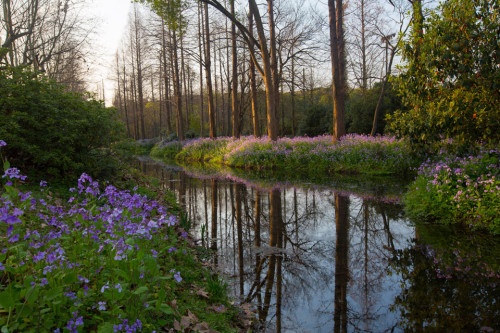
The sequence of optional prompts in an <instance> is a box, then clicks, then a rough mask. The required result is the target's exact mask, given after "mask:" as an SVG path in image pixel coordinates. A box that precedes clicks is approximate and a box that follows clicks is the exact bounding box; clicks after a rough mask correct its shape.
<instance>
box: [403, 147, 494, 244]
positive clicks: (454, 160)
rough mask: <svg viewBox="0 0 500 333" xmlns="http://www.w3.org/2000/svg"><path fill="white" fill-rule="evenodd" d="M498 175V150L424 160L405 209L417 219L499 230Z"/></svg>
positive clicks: (407, 196)
mask: <svg viewBox="0 0 500 333" xmlns="http://www.w3.org/2000/svg"><path fill="white" fill-rule="evenodd" d="M499 176H500V151H498V150H489V151H483V152H482V153H480V154H478V155H476V156H466V157H447V158H442V161H440V162H437V163H424V164H423V165H422V166H421V167H420V169H419V174H418V177H417V179H416V180H415V182H414V183H413V184H412V185H411V186H410V189H409V191H408V193H407V194H406V195H405V198H404V202H405V210H406V211H407V213H408V215H410V216H411V217H413V218H416V219H427V220H428V219H431V220H437V221H439V222H442V223H464V224H467V225H469V226H471V227H474V228H483V229H489V230H490V231H491V232H492V233H494V234H500V216H499V215H498V207H500V195H499V194H500V180H499V179H498V177H499Z"/></svg>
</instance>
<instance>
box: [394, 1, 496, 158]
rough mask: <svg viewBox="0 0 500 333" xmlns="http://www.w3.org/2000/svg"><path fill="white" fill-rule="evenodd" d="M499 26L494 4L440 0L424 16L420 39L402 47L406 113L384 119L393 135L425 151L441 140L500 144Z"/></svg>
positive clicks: (402, 90)
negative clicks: (438, 3)
mask: <svg viewBox="0 0 500 333" xmlns="http://www.w3.org/2000/svg"><path fill="white" fill-rule="evenodd" d="M415 22H416V21H415ZM416 23H418V22H416ZM499 26H500V5H499V2H498V1H484V0H449V1H444V2H442V3H441V4H440V6H439V7H438V8H437V9H436V10H434V11H432V12H431V13H430V15H427V16H426V22H425V33H424V34H423V37H422V38H412V39H410V40H407V41H405V42H404V43H403V45H402V56H403V59H404V60H405V61H406V63H407V64H406V65H405V67H404V68H403V69H404V73H403V74H402V75H401V76H400V77H398V78H397V83H398V86H399V88H400V93H401V95H402V97H403V102H404V103H405V104H406V105H407V106H408V108H409V110H407V111H398V112H396V113H395V114H394V115H393V116H390V117H388V121H389V128H390V130H391V131H392V133H393V134H396V135H397V136H404V137H408V138H409V139H410V140H412V142H413V143H414V144H416V145H418V146H423V147H424V148H425V147H426V146H429V145H432V143H434V142H437V141H441V139H442V138H443V137H444V138H453V139H455V140H456V142H457V143H458V144H462V145H464V146H467V145H470V144H473V143H474V142H475V141H483V142H485V143H489V144H490V145H491V146H494V145H495V144H497V143H498V142H499V140H500V131H499V130H498V129H499V127H500V84H499V82H500V67H499V66H498V59H499V56H500V44H499V43H498V27H499ZM430 148H432V147H430Z"/></svg>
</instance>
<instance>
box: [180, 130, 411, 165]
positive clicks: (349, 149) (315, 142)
mask: <svg viewBox="0 0 500 333" xmlns="http://www.w3.org/2000/svg"><path fill="white" fill-rule="evenodd" d="M410 151H411V150H410V146H409V145H408V144H407V142H406V141H404V140H397V139H396V138H395V137H389V136H376V137H372V136H367V135H358V134H349V135H346V136H344V137H342V139H341V140H338V141H333V140H332V137H331V136H330V135H323V136H317V137H313V138H309V137H295V138H280V139H278V140H277V141H272V140H270V139H269V138H267V137H262V138H256V137H253V136H246V137H241V138H240V139H235V138H229V137H220V138H217V139H210V138H200V139H196V140H192V141H190V142H188V143H186V144H185V145H184V146H183V148H182V151H181V152H180V153H179V154H178V155H177V158H180V159H185V160H211V161H214V162H220V163H224V164H228V165H231V166H238V167H251V168H271V167H276V166H279V165H285V166H299V167H307V166H308V165H315V167H317V166H319V165H324V166H325V168H327V169H328V168H330V167H335V166H347V167H355V168H366V169H371V171H373V169H377V170H385V171H388V172H401V171H404V170H406V169H408V168H409V167H411V166H412V165H414V164H415V162H416V161H413V160H412V159H411V158H409V157H410V156H411V155H410Z"/></svg>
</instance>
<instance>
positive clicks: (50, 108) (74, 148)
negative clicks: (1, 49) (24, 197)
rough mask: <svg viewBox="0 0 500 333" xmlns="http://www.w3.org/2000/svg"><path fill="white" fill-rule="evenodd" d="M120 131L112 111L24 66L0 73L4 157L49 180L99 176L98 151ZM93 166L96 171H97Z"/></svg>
mask: <svg viewBox="0 0 500 333" xmlns="http://www.w3.org/2000/svg"><path fill="white" fill-rule="evenodd" d="M122 130H123V127H122V125H121V124H120V122H119V121H118V119H117V117H116V114H115V109H113V108H105V107H104V105H103V103H102V102H100V101H97V100H95V99H94V98H93V97H91V96H84V95H82V94H78V93H74V92H68V91H66V90H65V88H64V86H62V85H60V84H57V83H55V82H53V81H50V80H49V79H47V78H46V77H44V76H42V75H40V74H37V73H34V72H31V71H29V70H28V69H24V68H14V67H8V68H6V69H3V70H1V71H0V137H1V138H2V139H4V140H5V141H7V142H9V145H8V146H7V147H5V155H6V157H7V159H8V160H9V161H10V162H12V163H15V165H17V166H18V167H20V168H23V169H26V170H28V169H29V171H30V172H33V171H36V170H43V171H44V172H46V173H47V174H50V175H53V176H60V175H68V176H71V175H77V174H79V173H81V172H83V171H84V170H87V171H90V170H92V173H93V174H95V175H100V172H101V171H102V170H99V165H101V164H103V160H104V158H103V156H104V155H103V152H102V150H101V148H102V147H106V146H107V145H109V144H110V143H111V142H113V141H114V140H116V139H117V138H118V137H119V135H120V134H121V133H122ZM96 168H97V169H96Z"/></svg>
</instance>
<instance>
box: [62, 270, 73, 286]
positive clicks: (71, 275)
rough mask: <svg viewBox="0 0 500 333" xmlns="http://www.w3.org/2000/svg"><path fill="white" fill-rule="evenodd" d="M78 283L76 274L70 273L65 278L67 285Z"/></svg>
mask: <svg viewBox="0 0 500 333" xmlns="http://www.w3.org/2000/svg"><path fill="white" fill-rule="evenodd" d="M75 282H76V272H70V273H68V274H66V276H65V277H64V283H65V284H72V283H75Z"/></svg>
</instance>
